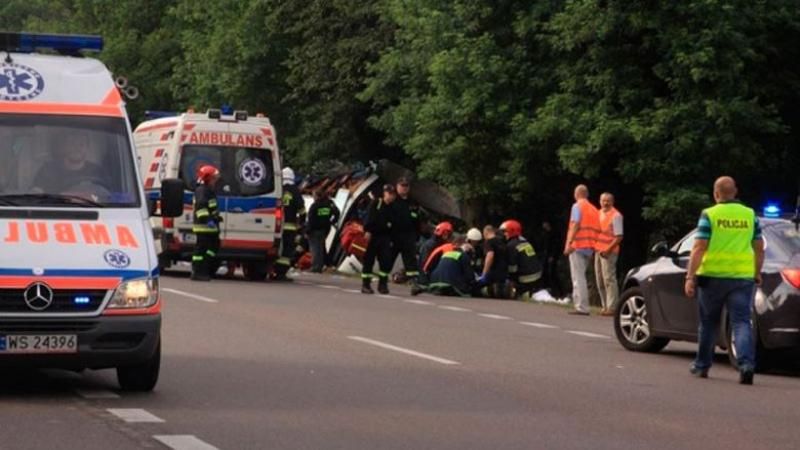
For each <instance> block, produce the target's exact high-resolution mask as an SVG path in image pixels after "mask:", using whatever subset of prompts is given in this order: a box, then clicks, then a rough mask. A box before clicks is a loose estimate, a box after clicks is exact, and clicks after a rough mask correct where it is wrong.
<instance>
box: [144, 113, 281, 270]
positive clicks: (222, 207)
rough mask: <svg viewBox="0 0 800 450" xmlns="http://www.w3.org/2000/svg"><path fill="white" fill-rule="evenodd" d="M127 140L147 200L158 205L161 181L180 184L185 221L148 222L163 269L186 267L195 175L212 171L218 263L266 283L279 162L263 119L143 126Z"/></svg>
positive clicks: (276, 219)
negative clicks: (214, 176) (176, 265)
mask: <svg viewBox="0 0 800 450" xmlns="http://www.w3.org/2000/svg"><path fill="white" fill-rule="evenodd" d="M133 137H134V141H135V143H136V150H137V152H138V156H139V164H140V170H141V172H142V176H143V180H144V189H145V193H146V195H147V196H148V197H149V198H150V199H152V200H154V201H158V200H159V198H160V189H161V187H162V180H164V179H176V178H177V179H180V180H182V181H183V183H184V184H183V189H184V191H183V208H184V209H183V215H182V216H180V217H177V218H174V219H173V218H170V217H162V218H159V217H155V218H153V219H152V226H153V230H154V232H155V241H156V247H157V248H158V252H159V258H160V264H161V266H162V267H169V266H170V265H171V264H172V263H173V262H175V261H191V258H192V253H193V251H194V246H195V242H196V236H195V235H194V234H193V233H192V223H193V214H192V213H193V211H192V200H193V196H194V189H195V187H196V186H197V185H196V183H197V179H196V178H197V170H198V169H199V168H200V167H201V166H203V165H212V166H214V167H216V168H217V169H219V171H220V175H221V180H220V182H218V183H217V188H218V192H217V196H218V205H219V211H220V213H221V214H222V219H223V220H222V223H221V224H220V241H221V246H220V250H219V252H218V253H217V261H225V262H227V263H229V264H230V265H237V266H239V265H240V266H241V267H242V269H243V271H244V274H245V276H246V277H247V278H248V279H250V280H263V279H265V278H266V277H267V275H268V274H269V272H270V269H271V266H272V264H273V263H274V262H275V260H276V259H277V256H278V250H279V246H280V233H281V219H282V213H281V211H282V210H281V204H280V199H281V196H282V183H281V170H280V169H281V167H280V164H281V161H280V154H279V150H278V144H277V141H276V136H275V129H274V128H273V126H272V124H271V123H270V121H269V119H268V118H266V117H264V116H263V115H261V114H258V115H256V116H255V117H252V116H249V115H248V113H247V112H246V111H232V110H221V109H210V110H208V111H207V112H205V113H195V112H193V111H189V112H186V113H182V114H179V115H176V116H173V117H169V116H168V117H161V118H158V119H154V120H148V121H146V122H143V123H141V124H140V125H139V126H138V127H136V130H135V131H134V135H133Z"/></svg>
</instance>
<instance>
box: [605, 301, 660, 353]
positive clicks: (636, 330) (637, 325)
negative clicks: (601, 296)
mask: <svg viewBox="0 0 800 450" xmlns="http://www.w3.org/2000/svg"><path fill="white" fill-rule="evenodd" d="M614 332H615V333H616V335H617V340H618V341H619V343H620V344H622V346H623V347H625V348H626V349H628V350H631V351H635V352H652V353H655V352H658V351H659V350H661V349H662V348H664V347H666V345H667V344H668V343H669V339H667V338H663V337H656V336H653V335H652V333H651V332H650V323H649V317H648V314H647V302H645V300H644V295H643V294H642V291H641V289H639V288H638V287H633V288H630V289H628V290H626V291H625V292H623V293H622V299H621V300H620V302H619V306H618V307H617V309H616V311H615V312H614Z"/></svg>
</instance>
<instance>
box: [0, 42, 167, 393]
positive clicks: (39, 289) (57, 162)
mask: <svg viewBox="0 0 800 450" xmlns="http://www.w3.org/2000/svg"><path fill="white" fill-rule="evenodd" d="M43 48H46V49H47V50H48V51H49V52H50V53H51V54H48V55H45V54H38V53H37V51H38V50H39V49H43ZM101 48H102V39H101V38H99V37H92V36H60V35H32V34H20V33H0V160H1V161H3V164H2V165H0V242H2V244H0V245H1V246H0V370H2V368H4V367H10V366H29V367H58V368H66V369H71V370H83V369H86V368H90V369H103V368H116V369H117V378H118V380H119V383H120V385H121V386H122V388H123V389H129V390H142V391H149V390H151V389H153V387H154V386H155V385H156V382H157V380H158V374H159V367H160V357H161V313H160V311H161V299H160V296H159V290H158V275H159V274H158V268H157V264H158V261H157V255H156V252H155V246H154V243H153V238H152V231H151V229H150V223H149V221H148V217H149V208H148V203H147V201H146V200H145V196H144V191H143V190H142V187H141V183H140V182H139V176H138V172H137V167H136V159H135V155H134V151H133V146H132V136H131V131H130V126H129V125H128V121H127V115H126V112H125V104H124V102H123V100H122V97H121V95H120V92H119V90H118V88H117V87H116V86H115V83H114V81H113V80H112V76H111V73H109V71H108V69H106V67H105V66H104V65H103V64H102V63H101V62H99V61H97V60H95V59H91V58H85V57H82V56H81V53H80V51H81V50H89V49H91V50H100V49H101ZM170 186H172V191H169V188H170ZM177 193H178V191H176V190H175V183H174V182H173V183H172V184H170V183H166V187H165V192H164V193H163V197H164V198H165V199H167V200H166V201H165V202H164V204H162V207H163V209H164V210H165V212H166V213H172V214H176V209H177V213H180V207H181V205H180V196H179V195H178V196H177V197H176V194H177Z"/></svg>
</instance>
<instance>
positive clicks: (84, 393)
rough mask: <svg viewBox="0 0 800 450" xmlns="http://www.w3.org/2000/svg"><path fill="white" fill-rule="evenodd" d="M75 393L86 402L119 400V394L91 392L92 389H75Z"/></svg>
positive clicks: (103, 391) (104, 391)
mask: <svg viewBox="0 0 800 450" xmlns="http://www.w3.org/2000/svg"><path fill="white" fill-rule="evenodd" d="M75 393H77V394H78V395H80V396H81V397H83V398H85V399H87V400H102V399H112V398H120V397H119V394H117V393H115V392H111V391H106V390H101V389H97V390H92V389H75Z"/></svg>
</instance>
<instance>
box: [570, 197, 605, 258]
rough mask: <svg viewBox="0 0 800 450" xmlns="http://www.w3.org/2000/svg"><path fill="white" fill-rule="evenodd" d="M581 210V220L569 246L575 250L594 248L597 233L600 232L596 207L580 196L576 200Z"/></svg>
mask: <svg viewBox="0 0 800 450" xmlns="http://www.w3.org/2000/svg"><path fill="white" fill-rule="evenodd" d="M576 203H577V205H578V208H579V209H580V211H581V221H580V222H579V223H578V232H577V233H575V237H574V238H573V241H572V244H571V247H572V248H574V249H576V250H581V249H589V250H594V248H595V246H597V234H598V233H599V232H600V218H599V215H598V213H597V208H595V207H594V205H592V204H591V203H589V200H586V199H585V198H582V199H580V200H578V201H577V202H576Z"/></svg>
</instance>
